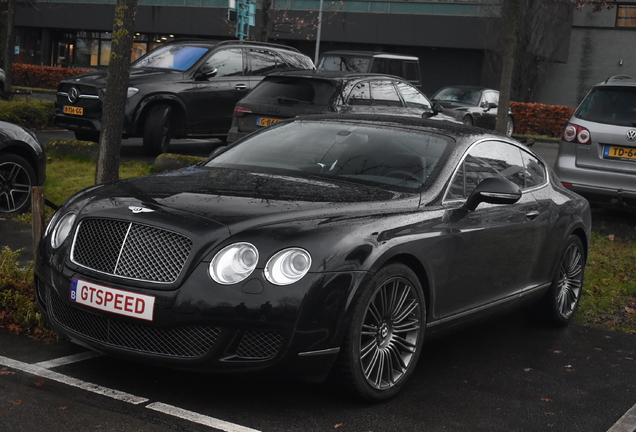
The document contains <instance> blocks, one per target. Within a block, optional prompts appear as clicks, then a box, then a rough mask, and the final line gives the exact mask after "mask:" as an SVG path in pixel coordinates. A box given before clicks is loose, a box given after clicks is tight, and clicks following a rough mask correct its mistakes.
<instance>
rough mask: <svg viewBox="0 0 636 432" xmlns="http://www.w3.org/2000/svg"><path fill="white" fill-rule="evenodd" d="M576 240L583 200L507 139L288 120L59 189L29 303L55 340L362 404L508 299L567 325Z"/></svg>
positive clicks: (424, 124) (375, 121) (575, 293)
mask: <svg viewBox="0 0 636 432" xmlns="http://www.w3.org/2000/svg"><path fill="white" fill-rule="evenodd" d="M589 238H590V210H589V205H588V202H587V201H586V200H585V199H583V198H581V197H579V196H578V195H576V194H575V193H572V192H570V191H568V190H567V189H565V188H564V187H562V186H561V184H560V183H559V181H558V180H557V179H556V178H555V176H554V174H553V173H552V171H551V169H550V168H549V167H547V166H546V165H545V163H544V162H543V161H542V160H541V158H540V157H538V156H537V155H536V154H535V153H533V152H532V151H531V150H529V149H528V148H527V147H525V146H523V145H521V144H519V143H518V142H516V141H514V140H512V139H509V138H506V137H504V136H501V135H495V134H489V133H487V132H486V131H483V130H479V129H475V128H470V127H466V126H463V125H451V124H446V123H444V122H434V121H427V120H422V119H405V118H399V117H385V116H357V117H356V116H343V115H341V114H335V115H323V116H307V117H298V118H295V119H291V120H286V121H283V122H280V123H278V124H276V125H274V126H272V127H269V128H265V129H263V130H262V131H259V132H257V133H255V134H253V135H250V136H248V137H246V138H244V139H243V140H240V141H238V142H237V143H235V144H233V145H231V146H228V147H225V148H222V149H221V150H220V151H218V152H216V153H215V154H213V155H212V156H211V157H210V158H209V159H207V160H206V161H204V162H202V163H200V164H198V165H194V166H191V167H189V168H185V169H181V170H177V171H171V172H167V173H163V174H156V175H151V176H148V177H142V178H137V179H128V180H122V181H119V182H117V183H115V184H104V185H96V186H94V187H91V188H88V189H86V190H84V191H82V192H79V193H77V194H76V195H74V196H73V197H71V198H70V199H68V200H67V201H66V202H65V203H64V204H63V205H62V206H61V208H60V209H59V210H58V211H57V213H56V214H55V215H54V217H53V219H52V221H51V222H50V224H49V226H48V227H47V231H46V233H45V236H44V239H43V240H42V241H41V242H40V248H39V250H38V253H37V263H36V282H35V283H36V294H37V300H38V302H39V305H40V306H41V308H42V310H43V311H44V312H45V314H46V317H47V319H48V321H49V322H50V324H51V325H52V327H53V328H54V329H55V331H57V332H59V333H60V334H61V335H64V336H65V337H67V338H69V339H71V340H73V341H75V342H77V343H79V344H82V345H84V346H87V347H90V348H92V349H95V350H97V351H100V352H103V353H106V354H109V355H114V356H119V357H123V358H127V359H131V360H137V361H143V362H150V363H155V364H160V365H166V366H172V367H178V368H187V369H192V370H205V371H213V372H257V373H258V372H263V373H265V372H267V373H268V374H269V373H270V372H271V373H274V372H280V373H283V374H285V375H288V376H299V377H303V378H305V379H312V380H320V379H324V378H325V377H326V376H327V374H328V373H333V374H337V376H338V380H337V381H339V382H340V383H342V384H344V385H345V386H346V388H348V389H350V390H352V391H353V393H354V394H357V395H358V396H361V397H362V398H365V399H371V400H381V399H386V398H389V397H391V396H393V395H395V394H396V393H397V392H398V391H399V390H400V389H401V388H402V387H403V385H404V384H405V383H406V382H407V380H408V377H409V375H410V374H411V373H412V372H413V370H414V368H415V366H416V363H417V360H418V357H419V356H420V354H421V352H422V350H423V349H424V348H425V346H424V341H425V338H426V337H428V336H429V335H432V334H434V333H437V332H440V331H441V330H444V329H449V328H451V327H455V326H456V325H458V324H460V323H468V322H473V321H476V320H478V319H481V318H483V317H486V316H492V315H493V314H495V313H498V312H505V311H510V310H512V309H513V308H518V307H520V306H522V305H526V306H530V305H531V306H530V310H531V311H532V312H531V313H532V314H533V316H536V317H540V318H541V319H543V320H545V321H547V322H550V323H552V324H555V325H565V324H568V322H569V321H570V320H571V319H572V315H573V314H574V312H575V310H576V308H577V304H578V301H579V298H580V296H581V292H582V285H583V272H584V267H585V262H586V258H587V250H588V244H589Z"/></svg>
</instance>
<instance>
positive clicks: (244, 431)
mask: <svg viewBox="0 0 636 432" xmlns="http://www.w3.org/2000/svg"><path fill="white" fill-rule="evenodd" d="M99 355H101V354H98V353H92V352H90V351H89V352H86V353H81V354H76V355H72V356H68V357H60V358H58V359H54V360H49V361H45V362H40V363H36V364H29V363H24V362H21V361H18V360H13V359H10V358H8V357H3V356H0V366H6V367H9V368H12V369H17V370H19V371H22V372H26V373H28V374H31V375H36V376H39V377H42V378H48V379H50V380H52V381H57V382H59V383H62V384H67V385H70V386H72V387H77V388H79V389H82V390H86V391H89V392H92V393H96V394H99V395H102V396H107V397H110V398H112V399H117V400H119V401H123V402H128V403H131V404H133V405H139V404H143V403H146V402H149V399H147V398H142V397H139V396H135V395H132V394H130V393H125V392H121V391H119V390H114V389H110V388H108V387H102V386H100V385H97V384H93V383H89V382H86V381H82V380H79V379H76V378H72V377H69V376H66V375H63V374H61V373H57V372H53V371H51V370H49V368H52V367H55V366H62V365H65V364H69V363H74V362H78V361H82V360H86V359H89V358H92V357H95V356H99ZM146 408H148V409H151V410H153V411H157V412H160V413H163V414H167V415H170V416H173V417H178V418H181V419H184V420H188V421H190V422H193V423H198V424H200V425H204V426H210V427H213V428H216V429H219V430H222V431H225V432H260V431H258V430H256V429H251V428H248V427H245V426H241V425H237V424H234V423H230V422H226V421H223V420H219V419H216V418H214V417H208V416H205V415H203V414H199V413H196V412H193V411H188V410H184V409H182V408H178V407H175V406H172V405H167V404H164V403H161V402H154V403H151V404H149V405H146Z"/></svg>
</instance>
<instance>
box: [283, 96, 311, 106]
mask: <svg viewBox="0 0 636 432" xmlns="http://www.w3.org/2000/svg"><path fill="white" fill-rule="evenodd" d="M276 100H277V101H278V103H279V104H290V105H291V104H307V105H313V104H314V103H313V102H311V101H301V100H298V99H292V98H287V97H283V96H278V97H277V98H276Z"/></svg>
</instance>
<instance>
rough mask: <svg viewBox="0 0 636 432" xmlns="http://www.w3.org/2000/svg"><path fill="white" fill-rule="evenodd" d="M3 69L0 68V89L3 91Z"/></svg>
mask: <svg viewBox="0 0 636 432" xmlns="http://www.w3.org/2000/svg"><path fill="white" fill-rule="evenodd" d="M4 76H5V73H4V69H0V91H4Z"/></svg>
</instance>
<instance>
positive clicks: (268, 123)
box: [256, 117, 283, 126]
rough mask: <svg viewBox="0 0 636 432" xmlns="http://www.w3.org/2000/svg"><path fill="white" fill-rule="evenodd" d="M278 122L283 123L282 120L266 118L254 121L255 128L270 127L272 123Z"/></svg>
mask: <svg viewBox="0 0 636 432" xmlns="http://www.w3.org/2000/svg"><path fill="white" fill-rule="evenodd" d="M279 121H283V120H282V119H275V118H268V117H258V118H257V119H256V125H257V126H271V125H273V124H274V123H278V122H279Z"/></svg>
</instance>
